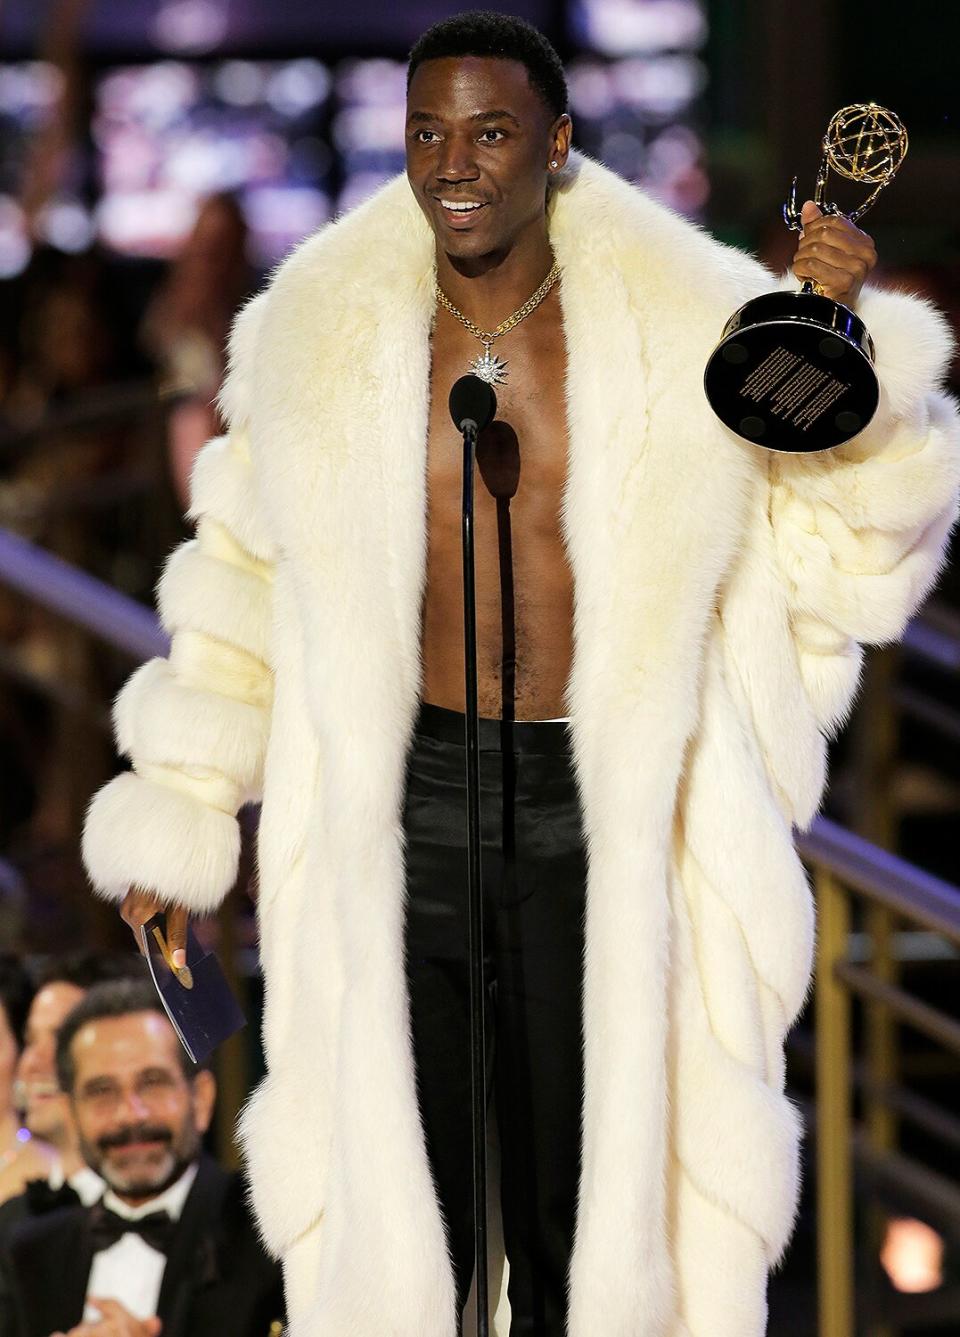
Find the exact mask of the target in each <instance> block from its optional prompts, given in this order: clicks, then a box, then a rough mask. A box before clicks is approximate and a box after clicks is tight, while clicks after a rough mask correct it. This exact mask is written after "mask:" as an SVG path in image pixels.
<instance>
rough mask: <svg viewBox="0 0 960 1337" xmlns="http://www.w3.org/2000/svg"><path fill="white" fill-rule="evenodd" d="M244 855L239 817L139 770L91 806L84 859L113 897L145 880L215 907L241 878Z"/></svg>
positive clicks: (199, 908)
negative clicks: (240, 863) (149, 778)
mask: <svg viewBox="0 0 960 1337" xmlns="http://www.w3.org/2000/svg"><path fill="white" fill-rule="evenodd" d="M239 859H240V828H239V826H238V824H237V820H236V818H235V817H231V816H230V814H229V813H225V812H220V811H218V810H217V809H216V808H209V807H207V806H206V805H205V804H203V803H200V802H198V800H197V799H195V798H192V797H191V796H190V795H188V794H183V793H180V792H179V791H178V790H176V789H172V788H168V787H167V786H166V785H160V784H155V783H153V782H152V781H150V780H145V779H143V778H142V777H141V776H139V775H134V774H131V773H129V772H128V773H126V774H124V775H118V776H117V777H116V779H114V780H111V781H110V783H109V784H108V785H105V786H104V788H103V789H101V790H100V792H99V793H98V794H95V795H94V798H93V801H92V803H91V804H90V808H89V810H88V812H87V820H86V823H85V825H84V829H83V862H84V864H85V866H86V869H87V875H88V877H89V878H90V881H91V882H92V884H93V887H94V890H95V891H96V893H97V895H98V896H102V897H103V899H104V900H107V901H116V902H118V903H119V902H120V901H122V900H123V898H124V896H126V894H127V892H128V891H129V889H130V888H131V887H133V886H137V887H143V888H144V889H146V890H148V891H153V892H155V893H156V894H157V895H158V896H159V897H160V898H161V899H162V900H165V901H169V902H171V903H172V904H174V905H184V906H186V907H187V909H188V910H190V911H192V912H194V913H195V914H200V915H205V914H210V913H211V912H212V911H213V910H215V909H216V908H217V906H218V905H219V904H220V902H221V901H222V900H223V898H224V896H226V894H227V892H228V891H229V890H230V888H231V887H232V886H233V884H234V882H235V881H236V879H237V865H238V863H239Z"/></svg>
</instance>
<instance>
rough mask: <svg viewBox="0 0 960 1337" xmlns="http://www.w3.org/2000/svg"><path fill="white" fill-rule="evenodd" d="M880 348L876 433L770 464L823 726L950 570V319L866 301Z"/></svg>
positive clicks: (957, 439)
mask: <svg viewBox="0 0 960 1337" xmlns="http://www.w3.org/2000/svg"><path fill="white" fill-rule="evenodd" d="M859 310H860V314H861V315H862V316H863V318H864V320H865V321H866V323H867V328H868V329H870V330H871V331H872V332H873V336H874V339H875V341H876V344H877V350H878V357H877V371H878V374H879V377H880V385H881V391H882V395H881V401H880V406H879V409H878V411H877V414H876V417H875V418H874V421H873V423H871V425H870V426H869V427H868V429H867V430H866V431H865V432H863V433H861V434H860V436H858V437H857V438H856V439H855V440H854V441H853V442H851V443H850V444H849V445H847V446H845V447H843V448H841V449H839V450H837V451H834V452H828V453H826V454H824V455H815V456H809V457H804V456H799V457H798V456H793V455H777V456H773V457H772V458H771V476H770V481H771V495H770V516H771V521H772V524H773V529H774V536H775V541H776V548H777V556H778V559H779V562H780V566H781V569H782V571H783V576H784V579H785V581H786V585H787V599H788V605H789V609H790V619H791V626H792V630H793V635H794V639H795V642H796V647H797V654H798V657H799V664H800V670H801V674H802V677H803V682H804V686H805V688H806V690H807V694H808V696H809V698H810V702H811V704H812V706H813V709H814V711H815V713H816V716H817V720H818V722H819V724H820V725H821V726H822V727H823V728H824V729H826V730H828V731H831V732H832V731H833V730H834V729H835V728H836V727H837V726H838V725H839V724H841V723H842V722H843V720H844V718H845V717H846V715H847V712H848V711H849V708H850V705H851V703H852V700H853V696H854V692H855V689H856V684H857V678H858V673H859V665H860V658H861V655H860V649H859V644H860V643H868V644H883V643H885V642H888V641H894V640H896V639H898V638H899V637H900V635H901V634H902V632H903V629H904V626H905V624H906V622H907V620H908V618H909V617H910V616H911V614H912V613H913V612H914V611H915V609H916V608H917V606H918V605H919V604H920V602H921V601H922V600H923V598H924V597H925V596H926V594H927V593H928V592H929V590H930V588H931V586H932V585H933V583H934V581H935V579H936V577H937V574H938V572H939V570H940V568H941V566H942V565H943V561H944V557H945V552H946V541H947V537H948V535H949V532H950V529H951V527H952V525H953V522H954V520H955V518H956V512H957V492H958V486H960V434H958V430H957V422H956V416H955V407H954V405H953V403H952V402H951V401H950V400H949V399H948V398H947V397H946V396H945V395H944V394H943V393H942V392H941V389H940V385H941V383H942V380H943V376H944V372H945V370H946V367H947V364H948V362H949V357H950V354H951V351H952V341H951V338H950V334H949V332H948V329H947V326H946V323H945V321H944V320H943V318H942V317H941V316H940V315H939V314H938V313H937V312H935V311H934V310H933V309H932V308H931V307H929V306H927V305H926V304H925V303H923V302H922V301H919V300H918V299H917V298H915V297H907V296H905V295H903V294H900V293H895V292H880V291H867V292H866V293H865V294H864V296H863V298H862V300H861V302H860V306H859Z"/></svg>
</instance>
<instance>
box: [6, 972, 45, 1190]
mask: <svg viewBox="0 0 960 1337" xmlns="http://www.w3.org/2000/svg"><path fill="white" fill-rule="evenodd" d="M32 995H33V986H32V984H31V982H30V976H29V974H28V973H27V970H26V967H25V966H24V965H23V964H22V962H21V961H20V960H19V959H18V958H17V957H16V956H12V955H10V954H9V953H4V954H3V955H0V1203H2V1202H5V1201H6V1200H7V1199H8V1198H12V1197H15V1196H16V1195H17V1194H20V1193H22V1192H23V1190H24V1187H25V1185H26V1183H27V1181H28V1180H30V1179H35V1178H37V1177H38V1176H41V1177H45V1176H46V1175H48V1174H49V1173H50V1170H51V1168H52V1163H53V1156H52V1152H51V1151H50V1150H49V1149H48V1148H47V1147H46V1146H45V1144H44V1143H42V1142H37V1141H35V1140H34V1139H33V1138H32V1137H31V1135H30V1133H29V1132H28V1131H27V1130H26V1129H25V1128H23V1127H21V1124H20V1118H19V1115H18V1113H17V1109H16V1106H15V1103H14V1073H15V1071H16V1066H17V1062H18V1060H19V1058H20V1055H21V1054H22V1052H23V1039H24V1026H25V1025H26V1020H27V1013H28V1011H29V1009H30V1000H31V997H32Z"/></svg>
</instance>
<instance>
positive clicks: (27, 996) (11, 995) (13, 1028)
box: [0, 952, 33, 1050]
mask: <svg viewBox="0 0 960 1337" xmlns="http://www.w3.org/2000/svg"><path fill="white" fill-rule="evenodd" d="M32 1002H33V982H32V981H31V979H30V973H29V971H28V970H27V968H26V966H25V965H24V964H23V962H22V961H21V960H20V958H19V956H16V955H15V954H14V953H13V952H2V953H0V1008H3V1011H4V1013H5V1015H6V1018H7V1024H8V1025H9V1027H10V1033H11V1035H12V1036H13V1040H14V1043H15V1044H16V1046H17V1049H18V1050H21V1049H23V1035H24V1031H25V1030H26V1025H27V1014H28V1013H29V1011H30V1004H31V1003H32Z"/></svg>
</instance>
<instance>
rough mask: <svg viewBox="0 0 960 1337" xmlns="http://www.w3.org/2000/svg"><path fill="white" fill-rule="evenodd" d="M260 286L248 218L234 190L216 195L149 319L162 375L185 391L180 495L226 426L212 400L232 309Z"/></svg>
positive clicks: (174, 461) (175, 459) (176, 429)
mask: <svg viewBox="0 0 960 1337" xmlns="http://www.w3.org/2000/svg"><path fill="white" fill-rule="evenodd" d="M253 287H254V275H253V272H252V270H251V268H250V264H249V261H248V259H247V224H246V220H245V218H244V215H243V210H242V209H241V208H240V205H239V204H238V202H237V201H236V199H235V198H234V197H233V196H232V195H228V194H219V195H211V196H210V198H209V199H207V200H205V201H204V202H203V204H202V205H201V206H200V209H199V212H198V214H197V218H196V222H195V223H194V226H193V230H192V231H191V233H190V235H189V236H188V237H187V239H186V240H185V241H184V243H183V247H182V249H181V251H180V254H179V255H178V256H177V258H176V259H175V260H174V262H173V264H172V265H171V267H170V271H169V274H168V275H167V278H166V280H165V281H164V283H163V284H162V285H161V286H160V288H159V289H158V291H157V293H156V294H155V296H154V298H153V300H152V301H151V303H150V306H149V307H148V309H147V312H146V315H145V316H144V319H143V326H142V331H141V337H142V340H143V343H144V345H145V347H146V348H147V350H148V351H149V352H150V354H151V356H152V357H153V358H154V360H155V361H156V363H157V365H158V366H159V367H160V369H161V372H162V374H163V376H164V379H165V380H166V381H167V382H168V383H170V384H171V385H176V386H177V388H178V389H179V390H180V391H181V392H183V393H184V399H183V400H182V401H181V402H180V404H178V405H177V407H176V408H175V409H174V410H173V411H172V412H171V414H170V418H169V441H168V449H169V456H170V471H171V475H172V478H173V482H174V486H175V487H176V490H177V494H178V496H179V498H180V501H181V503H182V505H183V507H184V509H186V506H187V504H188V480H189V478H190V470H191V468H192V467H193V461H194V458H195V456H196V454H197V451H198V450H199V449H200V447H201V446H202V445H203V443H204V442H205V441H207V440H209V438H210V437H211V436H214V435H216V433H217V431H218V430H220V427H219V420H218V417H217V409H216V405H215V403H214V401H215V399H216V395H217V391H218V389H219V386H220V382H221V380H222V378H223V373H224V355H225V350H226V345H227V336H228V334H229V331H230V325H231V322H232V319H233V315H234V312H235V311H236V309H237V307H238V306H239V305H240V303H241V302H242V301H243V300H244V298H245V297H247V296H249V294H250V292H251V291H252V290H253Z"/></svg>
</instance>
